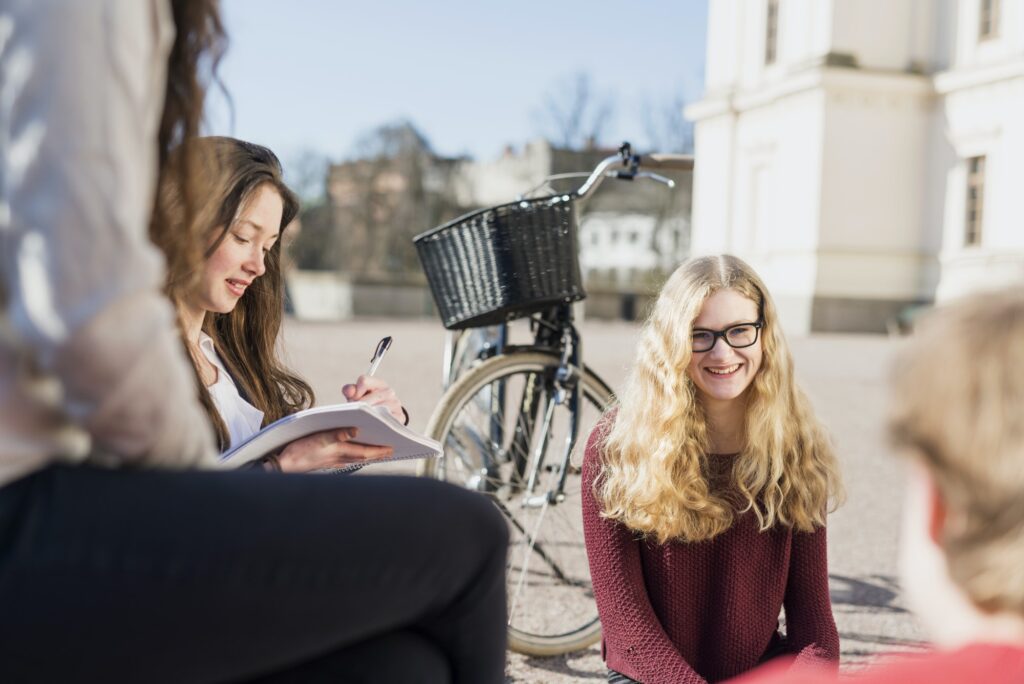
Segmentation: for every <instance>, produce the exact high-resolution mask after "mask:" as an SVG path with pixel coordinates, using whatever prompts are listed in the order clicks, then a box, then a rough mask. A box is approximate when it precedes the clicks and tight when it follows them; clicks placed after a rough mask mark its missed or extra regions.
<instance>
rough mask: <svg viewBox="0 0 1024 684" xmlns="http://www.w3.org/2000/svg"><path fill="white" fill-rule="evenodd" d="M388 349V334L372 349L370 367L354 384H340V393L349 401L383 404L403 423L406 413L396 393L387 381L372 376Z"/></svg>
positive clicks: (389, 342) (389, 345) (389, 340)
mask: <svg viewBox="0 0 1024 684" xmlns="http://www.w3.org/2000/svg"><path fill="white" fill-rule="evenodd" d="M389 349H391V337H390V336H389V337H385V338H384V339H382V340H381V341H380V342H378V343H377V348H376V349H375V350H374V351H373V356H371V357H370V367H369V368H368V369H367V370H366V373H364V374H363V375H360V376H359V378H358V379H357V380H356V382H355V384H354V385H344V386H342V388H341V393H342V394H344V395H345V398H346V399H348V400H349V401H362V402H365V403H367V404H370V405H371V406H383V407H385V408H386V409H387V410H388V413H390V414H391V415H392V416H394V418H395V420H397V421H398V422H399V423H402V424H405V423H406V422H407V419H406V415H407V414H406V413H405V411H403V410H402V402H401V401H399V400H398V395H397V394H395V391H394V390H393V389H391V387H390V386H388V383H386V382H384V381H383V380H381V379H379V378H375V377H373V374H374V373H376V372H377V366H379V365H380V362H381V361H382V360H383V359H384V355H385V354H387V353H388V350H389Z"/></svg>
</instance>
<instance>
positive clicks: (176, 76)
mask: <svg viewBox="0 0 1024 684" xmlns="http://www.w3.org/2000/svg"><path fill="white" fill-rule="evenodd" d="M170 9H171V14H172V16H173V19H174V29H175V34H174V43H173V44H172V46H171V52H170V55H168V60H167V84H166V87H165V92H164V108H163V114H162V116H161V119H160V128H159V130H158V133H157V161H158V167H157V168H158V170H157V174H158V175H157V187H158V188H159V187H161V186H162V185H165V184H166V183H168V182H169V180H170V179H174V182H175V183H176V184H177V185H178V186H179V187H180V188H182V207H181V210H182V212H183V213H184V216H181V215H179V216H177V217H173V218H172V217H170V216H167V215H166V214H165V211H164V208H163V207H162V206H161V205H160V204H159V203H157V204H156V205H155V206H154V207H153V216H152V219H151V221H150V234H151V235H153V234H160V235H167V234H169V233H170V232H171V231H172V230H175V229H174V228H172V226H171V225H169V224H170V223H174V224H176V225H177V230H179V231H180V230H181V228H182V226H186V227H190V226H192V225H193V224H194V221H193V220H192V216H193V214H194V213H195V212H196V211H197V208H198V207H199V200H198V198H197V195H198V190H197V188H196V186H195V185H194V179H195V178H196V174H195V170H196V166H197V164H198V162H197V160H195V159H194V158H193V156H192V154H191V149H190V148H187V147H183V143H185V142H186V141H188V140H192V139H194V138H196V137H197V136H198V135H199V128H200V125H201V124H202V120H203V107H204V105H205V102H206V92H207V90H208V89H209V87H210V86H211V85H213V84H215V83H218V81H217V66H218V64H219V63H220V60H221V57H223V56H224V51H225V49H226V48H227V37H226V35H225V34H224V24H223V22H222V21H221V17H220V2H219V1H218V0H171V2H170ZM225 95H226V93H225ZM229 101H230V100H229ZM176 149H177V150H181V151H180V152H179V153H172V151H173V150H176ZM190 181H193V182H190ZM196 237H197V236H193V235H182V236H181V244H180V245H178V249H175V250H173V251H172V252H167V251H166V250H165V258H166V259H167V260H168V267H169V269H170V270H171V271H182V270H187V269H189V268H190V267H192V266H194V265H195V264H198V263H199V262H200V260H201V259H202V253H203V252H202V242H201V241H200V240H198V239H195V238H196Z"/></svg>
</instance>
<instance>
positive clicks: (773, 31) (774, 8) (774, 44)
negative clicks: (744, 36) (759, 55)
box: [764, 0, 779, 64]
mask: <svg viewBox="0 0 1024 684" xmlns="http://www.w3.org/2000/svg"><path fill="white" fill-rule="evenodd" d="M778 51H779V0H768V6H767V9H766V11H765V21H764V63H765V64H775V58H776V57H777V56H778Z"/></svg>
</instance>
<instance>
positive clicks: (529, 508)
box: [414, 143, 693, 656]
mask: <svg viewBox="0 0 1024 684" xmlns="http://www.w3.org/2000/svg"><path fill="white" fill-rule="evenodd" d="M692 168H693V159H692V157H690V156H683V155H663V154H654V155H647V156H643V157H641V156H639V155H636V154H633V152H632V150H631V148H630V145H629V143H623V145H622V146H621V147H620V149H619V153H618V154H617V155H613V156H610V157H607V158H605V159H604V160H602V161H601V162H600V163H599V164H598V165H597V167H596V168H595V169H594V170H593V171H592V172H590V173H582V174H560V175H559V176H553V177H549V178H547V179H545V181H544V182H542V184H541V185H540V186H538V187H537V188H534V189H533V190H531V191H530V192H529V193H528V195H532V194H535V193H536V192H537V191H539V190H541V189H543V188H547V189H552V188H551V186H550V183H551V181H553V180H560V179H565V178H573V177H583V176H586V181H584V182H583V184H582V185H580V186H579V187H578V188H577V189H575V190H573V191H571V192H565V193H553V194H543V195H542V196H540V197H533V198H527V196H525V195H524V196H522V197H520V199H518V200H517V201H515V202H512V203H509V204H504V205H498V206H495V207H490V208H487V209H482V210H479V211H476V212H473V213H470V214H467V215H465V216H462V217H460V218H458V219H455V220H454V221H451V222H449V223H446V224H444V225H442V226H439V227H437V228H434V229H432V230H430V231H427V232H425V233H423V234H421V235H418V236H416V238H415V239H414V241H415V243H416V247H417V251H418V252H419V256H420V260H421V262H422V264H423V268H424V271H425V272H426V275H427V280H428V282H429V284H430V287H431V292H432V294H433V296H434V300H435V302H436V304H437V308H438V311H439V312H440V314H441V319H442V323H443V325H444V326H445V328H446V329H447V330H448V331H449V333H448V338H447V342H446V345H445V362H444V367H443V374H444V377H443V383H444V386H445V387H446V390H445V392H444V395H443V396H442V398H441V400H440V402H439V404H438V406H437V408H436V409H435V411H434V413H433V415H432V416H431V418H430V420H429V422H428V425H427V429H426V433H427V434H428V435H429V436H431V437H433V438H434V439H437V440H438V441H439V442H441V444H442V445H443V447H444V455H443V456H442V457H441V458H438V459H431V460H429V461H428V462H426V463H425V464H424V465H423V466H421V474H422V475H424V476H427V477H434V478H438V479H443V480H448V481H451V482H456V483H458V484H461V485H463V486H466V487H469V488H472V489H476V490H478V491H480V492H482V493H484V494H486V495H488V496H490V497H491V499H492V500H493V501H494V503H495V504H496V505H497V506H498V508H499V509H501V511H502V513H503V514H504V515H505V517H506V518H507V519H508V521H509V525H510V528H511V529H510V531H511V540H510V545H509V559H508V593H509V623H508V630H509V632H508V636H509V646H510V648H512V649H513V650H515V651H518V652H521V653H525V654H529V655H542V656H543V655H556V654H560V653H568V652H571V651H575V650H579V649H582V648H585V647H587V646H589V645H591V644H593V643H594V642H595V641H597V640H598V639H599V638H600V635H601V625H600V622H599V620H598V615H597V608H596V606H595V604H594V600H593V594H592V591H591V582H590V569H589V565H588V561H587V556H586V550H585V548H584V544H583V531H582V514H581V510H580V493H581V488H580V475H581V469H580V464H581V461H582V449H579V448H577V447H578V442H579V437H580V435H581V434H583V435H586V434H589V431H590V430H591V428H592V427H593V426H594V425H595V424H596V422H597V420H598V418H599V417H600V416H601V414H602V413H603V412H604V411H605V410H606V409H607V408H608V407H609V406H610V405H611V403H612V401H613V399H614V394H613V392H612V389H611V388H610V387H609V386H608V384H607V383H606V382H605V381H604V380H602V379H601V377H600V376H599V375H598V374H597V373H595V372H594V371H593V370H592V369H590V368H588V367H587V366H586V365H585V364H584V363H583V355H582V348H581V339H580V334H579V332H578V330H577V329H576V326H575V324H574V314H573V304H574V303H575V302H578V301H581V300H582V299H584V298H585V297H586V293H585V292H584V289H583V286H582V278H581V275H580V267H579V260H578V251H579V250H578V242H577V230H578V227H579V226H578V220H577V218H578V212H577V203H578V202H580V201H582V200H584V199H586V198H587V197H588V196H590V195H591V194H592V193H593V192H594V191H595V190H596V189H597V188H598V187H599V186H600V185H601V183H602V182H603V181H604V180H605V179H606V178H609V177H611V178H617V179H623V180H634V179H637V178H649V179H652V180H656V181H659V182H662V183H664V184H666V185H668V186H669V187H672V186H673V185H674V183H673V181H672V180H670V179H668V178H665V177H664V176H660V175H658V174H656V173H654V172H653V170H691V169H692ZM517 319H526V320H528V321H529V325H530V335H531V337H532V339H531V340H530V342H529V343H527V344H512V343H511V342H510V334H509V322H510V321H513V320H517ZM559 449H560V453H552V452H556V450H559Z"/></svg>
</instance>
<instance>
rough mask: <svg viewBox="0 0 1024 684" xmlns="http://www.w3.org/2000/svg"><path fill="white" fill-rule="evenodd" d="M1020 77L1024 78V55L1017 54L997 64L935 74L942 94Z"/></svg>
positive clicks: (936, 88) (936, 85) (937, 85)
mask: <svg viewBox="0 0 1024 684" xmlns="http://www.w3.org/2000/svg"><path fill="white" fill-rule="evenodd" d="M1018 78H1022V79H1024V56H1017V57H1015V58H1013V59H1008V60H1005V61H1002V62H997V63H995V64H985V65H982V66H976V67H970V68H967V69H950V70H948V71H943V72H941V73H938V74H936V75H935V91H936V92H937V93H939V94H940V95H948V94H949V93H952V92H956V91H957V90H967V89H969V88H977V87H979V86H987V85H990V84H992V83H998V82H1000V81H1010V80H1013V79H1018Z"/></svg>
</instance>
